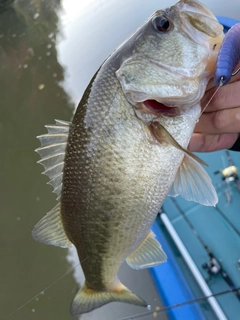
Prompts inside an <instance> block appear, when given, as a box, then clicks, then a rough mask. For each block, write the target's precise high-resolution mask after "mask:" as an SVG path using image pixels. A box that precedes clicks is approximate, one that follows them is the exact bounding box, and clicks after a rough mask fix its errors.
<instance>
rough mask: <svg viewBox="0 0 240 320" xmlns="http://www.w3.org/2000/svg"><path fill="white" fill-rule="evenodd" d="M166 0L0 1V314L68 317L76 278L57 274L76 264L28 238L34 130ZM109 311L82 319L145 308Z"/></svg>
mask: <svg viewBox="0 0 240 320" xmlns="http://www.w3.org/2000/svg"><path fill="white" fill-rule="evenodd" d="M0 2H1V1H0ZM174 2H175V1H160V0H150V1H146V0H128V1H125V0H124V1H122V0H95V1H90V0H88V1H83V0H75V1H74V0H64V1H62V2H61V3H60V1H59V0H51V1H49V0H31V1H30V0H18V1H17V0H16V1H15V2H14V5H12V6H10V7H8V9H7V10H5V11H3V10H1V12H0V97H1V99H0V107H1V109H0V110H1V111H0V115H1V116H0V150H1V157H0V164H1V176H0V177H1V178H0V208H1V214H0V228H1V230H0V253H1V264H0V319H1V320H3V319H9V320H15V319H25V320H30V319H41V320H42V319H53V320H54V319H58V320H61V319H64V320H66V319H71V317H70V315H69V306H70V304H71V301H72V299H73V297H74V295H75V293H76V292H77V290H78V284H76V282H75V280H74V277H73V272H70V273H68V274H67V275H66V276H64V277H62V276H63V275H64V274H65V273H66V272H68V271H70V270H71V268H72V264H73V265H75V264H76V263H77V261H76V259H75V257H74V254H73V253H71V254H69V253H68V251H67V250H64V249H60V248H56V247H51V246H49V247H48V246H45V245H42V244H39V243H36V242H35V241H33V240H32V238H31V229H32V227H33V226H34V224H35V223H36V221H38V220H39V219H40V218H41V217H42V216H43V215H44V214H45V213H46V212H47V211H48V210H49V209H51V208H52V207H53V206H54V205H55V197H54V196H53V194H52V193H51V191H52V189H51V187H50V186H47V185H46V184H45V183H46V182H47V178H46V177H44V176H41V175H40V173H41V171H42V167H41V166H40V165H37V164H36V162H37V160H39V156H38V155H37V154H36V153H34V149H36V148H37V147H38V146H39V143H38V141H37V139H36V136H37V135H39V134H42V133H44V132H45V129H44V125H45V124H51V123H54V119H62V120H70V119H71V117H72V114H73V110H74V108H75V107H76V104H77V103H78V102H79V100H80V98H81V95H82V93H83V90H84V89H85V87H86V86H87V84H88V82H89V80H90V79H91V77H92V75H93V74H94V73H95V71H96V70H97V68H98V67H99V66H100V64H101V63H102V61H103V60H104V59H105V58H106V57H107V56H108V55H109V54H110V53H111V52H112V51H113V50H114V49H115V48H116V47H117V46H118V45H119V44H120V43H121V42H122V41H123V40H125V39H126V38H127V37H128V36H129V35H130V34H131V33H132V32H133V31H134V30H135V29H136V28H137V27H138V26H139V25H141V23H142V22H143V21H144V20H145V19H146V18H147V17H148V16H149V15H150V14H151V13H152V12H153V11H155V10H156V9H159V8H164V7H166V6H168V5H171V4H173V3H174ZM204 2H205V3H206V4H208V5H209V7H210V8H211V9H212V10H213V11H214V13H215V14H218V15H228V16H229V17H232V18H236V19H239V18H240V14H239V12H240V10H239V9H240V4H239V1H238V0H236V1H232V2H231V6H230V7H228V6H227V2H226V1H204ZM71 261H74V262H71ZM126 268H127V267H126V266H123V268H122V271H121V274H120V277H121V276H122V279H123V280H124V277H125V278H126V279H125V283H127V282H126V281H130V282H133V283H135V286H136V284H137V286H138V287H139V291H138V293H139V295H141V294H140V291H141V290H142V288H145V287H148V288H149V292H151V293H149V294H148V293H145V296H143V298H146V300H147V301H148V302H149V303H150V304H152V312H150V314H149V316H146V317H143V318H141V319H152V317H153V311H154V310H155V308H156V307H157V306H158V305H159V303H160V302H159V298H158V297H157V294H156V292H155V291H154V287H153V284H152V283H151V280H150V277H149V275H148V273H147V272H144V273H141V272H140V271H138V272H136V271H133V272H132V271H130V274H129V272H128V274H127V275H126V272H125V270H126ZM75 272H77V273H78V271H77V270H76V271H75ZM79 272H80V271H79ZM79 277H81V276H80V275H79ZM59 278H60V279H59ZM57 279H59V280H58V281H56V280H57ZM123 282H124V281H123ZM49 285H51V286H50V287H49ZM45 288H47V289H46V290H44V289H45ZM39 293H40V294H39ZM109 310H110V311H109ZM109 310H108V311H106V312H110V313H111V314H112V316H110V317H109V316H108V318H107V317H106V316H104V314H103V312H102V311H101V312H100V313H98V314H97V315H96V314H95V315H93V316H86V317H85V319H104V320H107V319H111V320H117V319H121V318H124V317H126V316H130V315H132V316H133V317H132V319H135V318H136V317H134V314H140V313H141V312H146V310H144V311H142V309H141V308H135V309H133V308H132V307H131V306H128V305H121V308H117V304H112V305H111V307H110V309H109ZM108 314H109V313H108ZM158 318H159V319H160V316H159V317H158ZM83 319H84V317H83Z"/></svg>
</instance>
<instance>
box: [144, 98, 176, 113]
mask: <svg viewBox="0 0 240 320" xmlns="http://www.w3.org/2000/svg"><path fill="white" fill-rule="evenodd" d="M142 106H143V109H144V111H147V112H148V113H152V114H154V115H160V114H162V115H165V116H172V117H173V116H176V115H178V114H179V110H178V108H177V107H174V106H169V105H166V104H164V103H162V102H159V101H157V100H152V99H149V100H145V101H143V102H142Z"/></svg>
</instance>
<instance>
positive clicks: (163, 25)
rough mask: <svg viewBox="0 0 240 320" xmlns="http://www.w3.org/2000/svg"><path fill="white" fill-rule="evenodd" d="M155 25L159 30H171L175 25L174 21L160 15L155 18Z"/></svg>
mask: <svg viewBox="0 0 240 320" xmlns="http://www.w3.org/2000/svg"><path fill="white" fill-rule="evenodd" d="M153 25H154V26H155V28H156V29H157V30H158V31H161V32H166V31H170V30H171V29H172V27H173V25H172V22H171V21H170V20H169V19H168V18H167V17H165V16H158V17H156V18H155V19H154V20H153Z"/></svg>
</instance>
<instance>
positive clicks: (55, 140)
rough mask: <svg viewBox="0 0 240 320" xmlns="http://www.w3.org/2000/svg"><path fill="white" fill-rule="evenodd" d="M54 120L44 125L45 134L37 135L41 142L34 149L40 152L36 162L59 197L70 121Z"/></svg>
mask: <svg viewBox="0 0 240 320" xmlns="http://www.w3.org/2000/svg"><path fill="white" fill-rule="evenodd" d="M55 121H56V124H53V125H46V126H45V127H46V128H47V130H48V133H47V134H43V135H41V136H38V137H37V138H38V139H39V140H40V142H41V147H40V148H37V149H36V150H35V151H36V152H38V153H39V154H40V156H41V160H39V161H38V163H40V164H41V165H42V166H43V167H44V169H45V170H44V171H43V174H45V175H47V176H48V177H49V179H50V181H49V182H48V184H50V185H52V187H53V189H54V190H53V192H54V193H56V195H57V196H58V199H59V198H60V194H61V191H62V176H63V167H64V159H65V150H66V146H67V139H68V133H69V127H70V124H71V122H67V121H62V120H55Z"/></svg>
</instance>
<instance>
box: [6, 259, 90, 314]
mask: <svg viewBox="0 0 240 320" xmlns="http://www.w3.org/2000/svg"><path fill="white" fill-rule="evenodd" d="M87 259H88V257H87V258H86V259H84V260H83V261H82V262H81V264H82V263H83V262H85V261H86V260H87ZM79 265H80V263H78V264H76V265H75V266H74V267H72V268H71V269H70V270H68V271H67V272H66V273H64V274H63V275H62V276H61V277H59V278H57V279H56V280H55V281H54V282H52V283H51V284H50V285H48V286H47V287H46V288H44V289H43V290H41V291H40V292H39V293H38V294H36V295H35V296H34V297H32V298H31V299H29V300H28V301H26V302H25V303H24V304H22V305H21V306H20V307H18V308H17V309H16V310H15V311H13V312H11V313H10V314H8V315H7V316H6V317H5V318H2V319H0V320H6V319H9V318H10V317H11V316H13V315H14V314H15V313H17V312H18V311H19V310H21V309H22V308H23V307H25V306H26V305H28V304H29V303H30V302H31V301H33V300H34V299H36V298H37V297H38V296H40V295H41V294H42V292H45V291H47V290H48V289H49V288H51V287H52V286H53V285H54V284H56V283H57V282H58V281H60V280H61V279H62V278H64V277H65V276H67V275H68V274H69V273H71V272H72V271H73V270H74V269H75V268H76V267H78V266H79Z"/></svg>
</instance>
